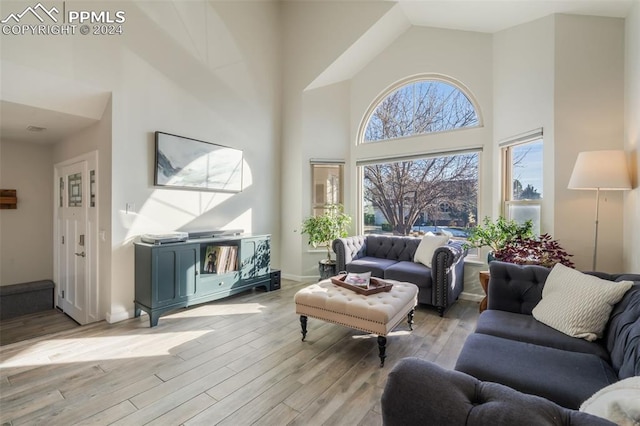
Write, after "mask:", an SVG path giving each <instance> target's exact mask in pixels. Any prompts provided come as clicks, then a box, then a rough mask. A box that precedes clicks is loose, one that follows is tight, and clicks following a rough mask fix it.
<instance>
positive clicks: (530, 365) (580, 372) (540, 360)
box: [455, 333, 618, 409]
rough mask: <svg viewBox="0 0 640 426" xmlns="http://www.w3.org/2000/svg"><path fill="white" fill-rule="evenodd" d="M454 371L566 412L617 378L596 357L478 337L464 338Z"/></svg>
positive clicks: (488, 337) (490, 337)
mask: <svg viewBox="0 0 640 426" xmlns="http://www.w3.org/2000/svg"><path fill="white" fill-rule="evenodd" d="M455 369H456V370H458V371H462V372H463V373H467V374H470V375H472V376H474V377H476V378H478V379H480V380H485V381H490V382H496V383H501V384H503V385H506V386H509V387H512V388H514V389H517V390H519V391H521V392H525V393H529V394H532V395H538V396H541V397H543V398H547V399H549V400H551V401H554V402H555V403H557V404H559V405H562V406H563V407H567V408H572V409H577V408H578V407H579V406H580V404H581V403H582V402H583V401H584V400H586V399H587V398H589V397H590V396H591V395H593V394H594V393H595V392H596V391H598V390H599V389H602V388H603V387H605V386H608V385H610V384H611V383H614V382H616V381H617V380H618V378H617V377H616V374H615V371H613V369H612V368H611V366H610V365H609V364H608V363H607V362H605V361H604V360H602V358H600V357H598V356H596V355H592V354H585V353H579V352H569V351H563V350H560V349H555V348H549V347H545V346H539V345H534V344H531V343H524V342H517V341H513V340H508V339H503V338H501V337H495V336H489V335H486V334H481V333H474V334H472V335H471V336H469V337H468V338H467V340H466V342H465V344H464V347H463V349H462V353H461V354H460V356H459V357H458V361H457V362H456V366H455Z"/></svg>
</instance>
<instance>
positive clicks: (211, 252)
mask: <svg viewBox="0 0 640 426" xmlns="http://www.w3.org/2000/svg"><path fill="white" fill-rule="evenodd" d="M237 259H238V246H218V245H212V246H207V250H206V252H205V266H204V271H203V272H204V273H207V274H224V273H227V272H233V271H236V270H237V267H236V265H237Z"/></svg>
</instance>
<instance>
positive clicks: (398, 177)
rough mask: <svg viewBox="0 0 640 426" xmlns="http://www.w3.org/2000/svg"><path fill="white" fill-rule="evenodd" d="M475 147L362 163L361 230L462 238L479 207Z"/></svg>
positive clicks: (378, 232)
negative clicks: (432, 154)
mask: <svg viewBox="0 0 640 426" xmlns="http://www.w3.org/2000/svg"><path fill="white" fill-rule="evenodd" d="M478 159H479V153H478V152H466V153H458V154H452V155H442V156H433V157H422V158H408V159H402V160H397V161H389V162H380V163H374V164H363V165H361V166H360V172H361V174H362V182H363V191H362V194H363V206H364V209H363V212H364V218H363V219H364V232H365V233H376V234H396V235H409V234H412V233H422V232H428V231H443V232H446V233H450V234H451V235H452V236H453V237H455V238H466V236H467V235H468V234H467V230H468V227H469V224H470V223H471V222H473V221H474V219H475V217H476V216H477V211H478Z"/></svg>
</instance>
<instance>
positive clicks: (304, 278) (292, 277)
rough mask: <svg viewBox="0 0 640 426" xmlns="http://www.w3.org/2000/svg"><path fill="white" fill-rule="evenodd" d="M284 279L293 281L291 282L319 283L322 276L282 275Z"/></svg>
mask: <svg viewBox="0 0 640 426" xmlns="http://www.w3.org/2000/svg"><path fill="white" fill-rule="evenodd" d="M282 278H283V279H285V280H291V281H297V282H305V281H318V280H319V279H320V275H292V274H282Z"/></svg>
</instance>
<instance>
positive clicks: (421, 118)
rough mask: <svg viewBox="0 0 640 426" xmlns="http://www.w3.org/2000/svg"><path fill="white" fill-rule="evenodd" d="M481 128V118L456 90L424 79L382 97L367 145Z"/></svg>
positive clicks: (370, 124) (366, 136)
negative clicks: (469, 128)
mask: <svg viewBox="0 0 640 426" xmlns="http://www.w3.org/2000/svg"><path fill="white" fill-rule="evenodd" d="M477 125H478V114H477V112H476V110H475V108H474V106H473V104H472V103H471V101H470V100H469V98H468V97H467V96H466V95H465V94H464V93H463V92H462V91H461V90H460V89H458V88H457V87H455V86H454V85H452V84H449V83H446V82H444V81H440V80H433V79H423V80H419V81H413V82H411V83H408V84H405V85H403V86H401V87H399V88H398V89H396V90H395V91H393V92H391V93H390V94H389V95H387V96H385V97H383V99H382V100H381V101H380V102H378V103H377V104H376V106H375V108H374V109H373V112H372V113H371V115H370V116H369V119H368V122H367V124H366V127H365V132H364V142H372V141H381V140H388V139H394V138H400V137H404V136H413V135H419V134H424V133H433V132H443V131H447V130H454V129H459V128H463V127H473V126H477Z"/></svg>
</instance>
